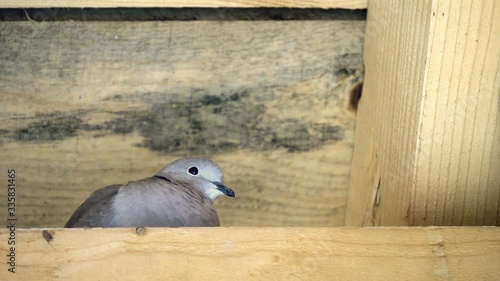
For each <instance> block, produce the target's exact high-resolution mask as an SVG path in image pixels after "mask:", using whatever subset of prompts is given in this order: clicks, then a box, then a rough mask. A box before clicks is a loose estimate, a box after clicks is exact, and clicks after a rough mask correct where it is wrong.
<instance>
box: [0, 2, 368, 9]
mask: <svg viewBox="0 0 500 281" xmlns="http://www.w3.org/2000/svg"><path fill="white" fill-rule="evenodd" d="M366 6H367V0H308V1H300V0H189V1H182V0H141V1H131V0H85V1H74V0H49V1H44V0H5V1H2V2H0V8H56V7H61V8H117V7H122V8H125V7H129V8H130V7H141V8H146V7H155V8H160V7H161V8H194V7H197V8H203V7H205V8H219V7H225V8H321V9H366Z"/></svg>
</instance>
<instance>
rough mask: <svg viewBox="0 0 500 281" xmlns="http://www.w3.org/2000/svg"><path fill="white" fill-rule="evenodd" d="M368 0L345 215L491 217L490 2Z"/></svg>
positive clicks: (442, 220)
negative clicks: (363, 70) (360, 94)
mask: <svg viewBox="0 0 500 281" xmlns="http://www.w3.org/2000/svg"><path fill="white" fill-rule="evenodd" d="M369 4H370V5H369V11H370V12H369V14H368V19H367V27H366V45H365V63H366V78H365V80H366V81H365V83H364V89H363V97H362V98H361V101H360V104H359V108H358V120H357V128H356V138H355V143H356V146H355V149H354V156H353V166H352V173H351V181H350V189H349V203H348V211H347V225H354V226H361V225H373V224H375V225H500V198H499V196H500V112H499V107H500V71H499V70H500V4H499V2H498V1H495V0H488V1H473V0H463V1H450V0H440V1H400V2H392V1H391V2H389V1H384V0H374V1H370V2H369ZM377 190H378V195H377V194H376V193H377Z"/></svg>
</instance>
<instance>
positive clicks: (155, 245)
mask: <svg viewBox="0 0 500 281" xmlns="http://www.w3.org/2000/svg"><path fill="white" fill-rule="evenodd" d="M44 231H45V234H44ZM9 235H10V233H9V231H8V230H6V229H1V230H0V238H1V241H6V239H7V238H8V237H9ZM16 241H17V244H16V249H15V250H16V251H15V255H16V258H17V259H16V261H17V262H16V273H15V274H12V273H9V272H8V271H7V264H6V263H4V262H2V267H1V269H2V270H1V271H0V278H1V279H2V280H65V281H66V280H151V281H153V280H263V279H265V280H398V281H399V280H457V281H458V280H467V281H469V280H492V281H493V280H500V268H499V266H498V265H499V264H500V229H499V228H495V227H467V228H465V227H453V228H436V227H430V228H419V227H412V228H177V229H168V228H147V229H141V230H139V231H137V230H136V229H130V228H123V229H45V230H44V229H29V230H25V229H22V230H17V233H16ZM9 253H10V251H7V245H6V243H2V244H1V246H0V256H2V257H3V259H4V260H6V256H7V255H8V254H9Z"/></svg>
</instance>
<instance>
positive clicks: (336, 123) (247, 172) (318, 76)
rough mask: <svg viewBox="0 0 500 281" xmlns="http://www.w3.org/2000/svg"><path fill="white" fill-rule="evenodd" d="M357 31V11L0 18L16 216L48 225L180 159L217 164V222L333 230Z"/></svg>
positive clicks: (345, 174) (348, 133) (0, 82)
mask: <svg viewBox="0 0 500 281" xmlns="http://www.w3.org/2000/svg"><path fill="white" fill-rule="evenodd" d="M363 33H364V22H362V21H297V22H295V21H294V22H279V21H271V22H269V21H266V22H259V21H257V22H238V21H232V22H51V23H33V22H4V23H2V24H1V25H0V49H2V52H0V65H1V66H2V67H0V93H1V95H0V103H1V104H2V113H1V114H0V132H1V135H0V136H1V144H0V155H1V156H2V158H3V159H5V161H2V162H1V163H0V171H7V169H15V170H16V171H17V183H18V186H19V188H18V193H17V200H18V205H19V208H18V215H19V223H18V224H19V226H22V227H60V226H63V225H64V223H65V221H66V220H67V219H68V218H69V216H70V215H71V213H72V212H73V211H74V210H75V209H76V208H77V207H78V206H79V204H81V203H82V202H83V200H84V199H85V198H87V197H88V196H89V195H90V193H91V192H92V191H93V190H95V189H97V188H100V187H102V186H105V185H109V184H113V183H126V182H127V181H130V180H136V179H140V178H144V177H148V176H150V175H152V174H154V173H155V172H157V171H158V170H159V169H160V168H161V167H162V166H163V165H165V164H166V163H169V162H170V161H172V160H174V159H176V158H179V157H183V156H188V155H197V156H203V157H209V158H212V159H213V160H215V161H217V162H218V163H219V164H220V165H221V167H222V169H223V171H224V172H225V176H226V184H227V185H228V186H230V187H232V188H233V189H234V190H235V192H236V198H235V199H231V198H221V199H220V200H218V201H217V202H216V205H217V208H218V210H219V214H220V217H221V223H222V224H223V225H225V226H338V225H342V224H343V222H344V217H345V205H346V202H347V199H346V197H347V186H348V180H349V172H350V160H351V155H352V144H353V129H354V122H355V115H354V114H353V113H352V112H350V111H348V100H349V93H348V92H349V90H350V88H351V87H352V86H353V85H354V84H356V83H357V82H358V81H359V80H360V79H361V77H362V71H363V66H362V45H363ZM6 176H7V175H6V173H4V172H2V173H1V174H0V179H1V182H6V181H7V179H6ZM5 204H6V202H5V201H4V200H0V208H2V209H3V208H4V206H5ZM5 215H6V214H5V213H4V212H0V218H4V216H5Z"/></svg>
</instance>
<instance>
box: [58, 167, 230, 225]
mask: <svg viewBox="0 0 500 281" xmlns="http://www.w3.org/2000/svg"><path fill="white" fill-rule="evenodd" d="M223 180H224V176H223V174H222V170H221V169H220V167H219V166H218V165H217V164H216V163H215V162H212V161H211V160H208V159H202V158H182V159H179V160H177V161H174V162H172V163H170V164H168V165H166V166H165V167H163V168H162V169H161V170H160V171H159V172H158V173H156V174H155V175H154V176H152V177H149V178H145V179H141V180H137V181H131V182H129V183H127V184H115V185H110V186H106V187H103V188H101V189H98V190H96V191H94V192H93V193H92V194H91V195H90V197H89V198H88V199H87V200H85V201H84V202H83V204H82V205H81V206H80V207H79V208H78V209H77V210H76V211H75V212H74V213H73V215H72V216H71V217H70V219H69V220H68V222H67V223H66V225H65V226H64V227H67V228H75V227H86V228H87V227H201V226H220V223H219V216H218V214H217V210H215V208H214V206H213V202H214V200H215V199H216V198H217V197H219V196H220V195H226V196H229V197H235V194H234V191H233V190H232V189H230V188H229V187H227V186H225V185H224V184H223Z"/></svg>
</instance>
